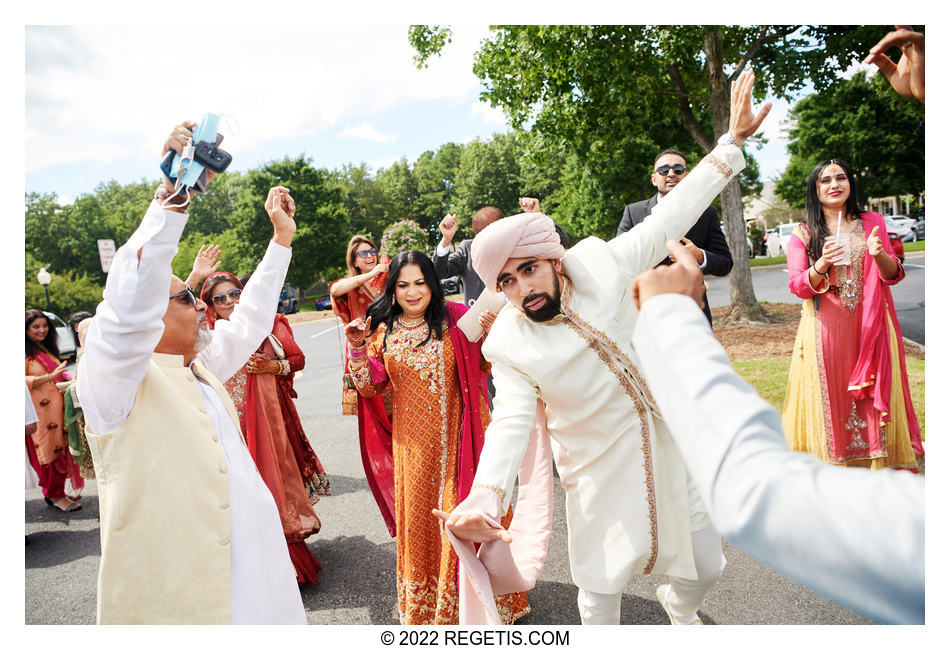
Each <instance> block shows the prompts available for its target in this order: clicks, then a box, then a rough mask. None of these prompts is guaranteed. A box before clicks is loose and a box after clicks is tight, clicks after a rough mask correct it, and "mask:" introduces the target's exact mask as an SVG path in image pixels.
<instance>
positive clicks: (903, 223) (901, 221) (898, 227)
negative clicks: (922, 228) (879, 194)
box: [884, 215, 914, 248]
mask: <svg viewBox="0 0 950 650" xmlns="http://www.w3.org/2000/svg"><path fill="white" fill-rule="evenodd" d="M884 223H886V224H887V233H888V236H890V233H891V231H893V232H895V233H897V236H898V237H899V238H900V240H901V241H902V242H905V241H912V240H913V239H914V229H913V228H911V227H910V226H909V225H907V224H908V223H913V220H912V219H908V218H907V217H904V216H901V215H898V216H897V217H884ZM901 248H903V246H902V247H901Z"/></svg>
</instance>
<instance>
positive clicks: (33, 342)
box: [26, 309, 84, 512]
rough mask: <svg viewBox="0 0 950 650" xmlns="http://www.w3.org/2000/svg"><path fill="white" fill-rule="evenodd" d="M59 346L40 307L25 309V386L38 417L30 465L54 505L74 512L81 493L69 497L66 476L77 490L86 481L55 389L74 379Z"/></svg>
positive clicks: (30, 443)
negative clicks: (72, 451) (62, 383)
mask: <svg viewBox="0 0 950 650" xmlns="http://www.w3.org/2000/svg"><path fill="white" fill-rule="evenodd" d="M58 357H59V348H58V347H57V345H56V329H55V328H54V327H52V325H51V324H50V322H49V319H48V318H47V317H46V314H44V313H43V312H41V311H40V310H38V309H28V310H27V312H26V385H27V388H29V389H30V398H31V399H32V401H33V407H34V408H35V409H36V415H37V418H38V422H37V428H36V431H35V432H34V433H33V434H31V435H30V436H29V437H27V439H26V451H27V454H28V455H29V459H30V464H31V465H32V466H33V469H34V470H35V471H36V474H37V475H38V476H39V481H40V487H42V488H43V497H44V499H45V500H46V503H47V504H49V505H50V506H51V507H55V508H59V509H60V510H62V511H63V512H73V511H75V510H79V508H80V507H82V506H81V505H80V504H79V502H78V501H77V499H79V497H78V496H75V497H73V498H69V497H68V496H66V479H69V481H70V483H72V486H73V488H74V489H75V490H77V491H78V490H82V488H83V485H84V482H83V478H82V476H81V475H80V473H79V466H78V465H76V463H74V462H73V455H72V454H71V453H70V452H69V443H68V442H67V440H66V431H65V429H64V427H63V394H62V393H61V392H60V391H59V389H58V388H56V382H57V381H69V380H71V379H72V377H70V376H69V375H68V374H67V373H65V372H63V368H65V367H66V362H65V361H63V362H60V360H59V359H58Z"/></svg>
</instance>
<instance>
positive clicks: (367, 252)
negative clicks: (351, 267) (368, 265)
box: [356, 248, 376, 257]
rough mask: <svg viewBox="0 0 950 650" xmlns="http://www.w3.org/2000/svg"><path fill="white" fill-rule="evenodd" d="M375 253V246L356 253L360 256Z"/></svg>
mask: <svg viewBox="0 0 950 650" xmlns="http://www.w3.org/2000/svg"><path fill="white" fill-rule="evenodd" d="M375 254H376V249H375V248H367V249H365V250H361V251H356V255H357V256H358V257H369V256H370V255H375Z"/></svg>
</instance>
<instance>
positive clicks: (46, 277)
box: [36, 267, 53, 311]
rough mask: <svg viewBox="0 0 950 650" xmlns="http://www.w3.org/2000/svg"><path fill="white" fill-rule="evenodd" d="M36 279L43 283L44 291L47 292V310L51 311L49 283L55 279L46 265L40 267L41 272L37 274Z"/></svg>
mask: <svg viewBox="0 0 950 650" xmlns="http://www.w3.org/2000/svg"><path fill="white" fill-rule="evenodd" d="M36 280H37V281H38V282H39V283H40V284H41V285H43V291H44V292H45V293H46V311H50V304H49V283H50V282H51V281H52V280H53V278H52V277H51V276H50V274H49V272H48V271H47V270H46V267H43V268H41V269H40V272H39V273H37V274H36Z"/></svg>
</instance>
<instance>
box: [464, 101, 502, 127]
mask: <svg viewBox="0 0 950 650" xmlns="http://www.w3.org/2000/svg"><path fill="white" fill-rule="evenodd" d="M471 115H472V117H475V118H479V119H481V120H482V121H483V122H485V123H487V124H498V125H500V126H506V125H507V124H508V120H507V119H505V112H504V111H503V110H502V109H500V108H492V107H491V105H489V104H487V103H485V102H475V103H474V104H472V110H471Z"/></svg>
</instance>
